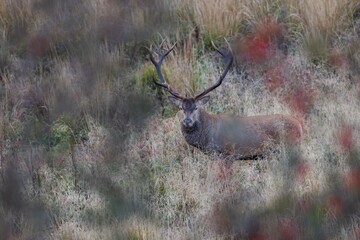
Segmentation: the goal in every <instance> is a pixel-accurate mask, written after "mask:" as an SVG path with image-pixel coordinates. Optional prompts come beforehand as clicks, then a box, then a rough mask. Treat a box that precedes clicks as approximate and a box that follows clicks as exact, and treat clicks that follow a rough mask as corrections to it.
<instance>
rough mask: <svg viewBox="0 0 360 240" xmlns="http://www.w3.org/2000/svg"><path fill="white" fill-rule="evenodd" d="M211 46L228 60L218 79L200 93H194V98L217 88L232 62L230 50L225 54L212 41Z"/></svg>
mask: <svg viewBox="0 0 360 240" xmlns="http://www.w3.org/2000/svg"><path fill="white" fill-rule="evenodd" d="M213 47H214V48H215V50H216V51H217V52H218V53H220V55H221V56H222V57H223V58H228V59H229V60H228V62H227V64H226V68H225V70H224V72H223V73H222V74H221V76H220V78H219V80H217V82H216V83H215V84H214V85H213V86H211V87H209V88H207V89H205V90H204V91H203V92H202V93H200V94H198V95H196V96H195V99H199V98H201V97H203V96H205V95H206V94H208V93H209V92H211V91H212V90H214V89H215V88H217V87H218V86H220V85H221V83H222V81H223V80H224V78H225V76H226V74H227V73H228V71H229V69H230V67H231V65H232V63H233V60H234V58H233V56H232V54H231V52H230V53H229V54H228V55H226V54H225V53H223V52H222V51H221V50H220V49H218V48H217V47H216V46H215V45H214V43H213Z"/></svg>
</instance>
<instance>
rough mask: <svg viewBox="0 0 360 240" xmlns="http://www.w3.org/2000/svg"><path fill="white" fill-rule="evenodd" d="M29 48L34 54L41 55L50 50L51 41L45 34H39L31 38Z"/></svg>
mask: <svg viewBox="0 0 360 240" xmlns="http://www.w3.org/2000/svg"><path fill="white" fill-rule="evenodd" d="M27 48H28V51H29V52H30V53H31V54H32V55H34V56H36V57H41V56H43V55H45V54H46V52H47V51H48V50H49V48H50V43H49V40H48V38H47V37H46V36H45V35H42V34H37V35H35V36H33V37H31V38H30V40H29V42H28V46H27Z"/></svg>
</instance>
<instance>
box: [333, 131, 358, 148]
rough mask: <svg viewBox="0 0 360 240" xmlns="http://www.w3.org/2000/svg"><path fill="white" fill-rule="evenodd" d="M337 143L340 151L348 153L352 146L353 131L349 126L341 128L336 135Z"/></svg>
mask: <svg viewBox="0 0 360 240" xmlns="http://www.w3.org/2000/svg"><path fill="white" fill-rule="evenodd" d="M336 140H337V143H338V144H339V146H340V148H341V150H343V151H349V150H351V149H352V147H353V145H354V138H353V130H352V128H351V127H350V126H343V127H342V128H341V129H340V130H339V131H338V133H337V136H336Z"/></svg>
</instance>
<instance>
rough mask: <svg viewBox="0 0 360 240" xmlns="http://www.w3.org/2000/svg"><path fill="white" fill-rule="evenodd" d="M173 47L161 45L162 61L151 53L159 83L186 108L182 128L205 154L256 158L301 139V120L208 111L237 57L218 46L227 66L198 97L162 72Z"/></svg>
mask: <svg viewBox="0 0 360 240" xmlns="http://www.w3.org/2000/svg"><path fill="white" fill-rule="evenodd" d="M174 47H175V45H174V46H172V47H171V48H170V49H169V50H167V51H166V52H165V53H163V52H162V51H161V48H162V46H161V45H160V47H159V49H158V50H157V54H158V57H159V58H158V61H156V60H155V59H154V56H153V54H152V53H150V60H151V62H152V63H153V64H154V65H155V68H156V71H157V74H158V76H159V80H160V82H157V81H156V80H155V79H154V82H155V84H156V85H158V86H160V87H162V88H164V89H166V90H167V91H168V92H169V93H170V94H171V95H172V96H169V97H168V99H169V100H170V102H171V103H172V104H174V105H176V106H178V107H179V108H180V109H181V110H182V111H181V112H182V120H181V131H182V134H183V135H184V137H185V140H186V141H187V143H188V144H190V145H192V146H194V147H196V148H199V149H200V150H202V151H203V152H205V153H211V152H216V153H220V154H223V155H225V156H230V157H231V158H232V159H239V160H240V159H254V158H257V157H259V156H262V155H263V154H264V153H265V151H266V150H268V149H269V147H270V146H274V145H276V144H279V143H280V142H281V141H284V142H286V143H287V142H293V143H296V142H299V141H300V138H301V136H302V125H301V123H300V121H299V120H298V119H296V118H295V117H292V116H285V115H280V114H276V115H265V116H250V117H242V116H231V115H223V114H210V113H207V112H206V111H205V110H204V109H203V108H202V107H203V105H204V104H206V103H207V102H208V101H209V96H206V95H207V94H208V93H210V92H211V91H213V90H214V89H215V88H217V87H219V86H220V84H221V83H222V81H223V80H224V78H225V76H226V74H227V73H228V71H229V69H230V67H231V65H232V62H233V57H232V55H231V54H225V53H223V52H222V51H220V50H219V49H217V48H215V49H216V50H217V52H218V53H219V54H220V55H221V56H222V57H223V58H224V59H227V63H226V67H225V70H224V72H223V73H222V75H221V76H220V78H219V80H217V82H216V83H215V84H214V85H213V86H211V87H209V88H207V89H205V90H204V91H203V92H201V93H200V94H198V95H196V96H195V97H191V98H188V97H184V96H182V95H180V94H179V93H178V92H177V91H176V90H175V89H173V88H171V87H170V86H169V85H168V84H167V82H166V81H165V79H164V76H163V74H162V72H161V64H162V62H163V60H164V58H165V57H166V56H167V55H168V54H169V53H170V52H171V51H172V50H173V49H174Z"/></svg>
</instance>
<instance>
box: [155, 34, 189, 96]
mask: <svg viewBox="0 0 360 240" xmlns="http://www.w3.org/2000/svg"><path fill="white" fill-rule="evenodd" d="M164 42H165V40H164V41H162V43H161V44H160V46H159V48H158V49H157V54H158V56H159V60H158V61H157V62H156V61H155V59H154V56H153V54H152V52H150V60H151V62H152V63H153V64H154V66H155V68H156V72H157V74H158V76H159V79H160V81H161V82H157V81H156V80H155V78H153V81H154V83H155V84H156V85H158V86H160V87H163V88H165V89H166V90H167V91H168V92H169V93H170V94H171V95H173V96H174V97H176V98H179V99H183V97H182V96H181V95H180V94H179V93H178V92H177V91H176V90H175V89H172V88H171V87H170V86H169V84H167V83H166V81H165V78H164V76H163V74H162V72H161V64H162V62H163V60H164V58H165V57H166V56H167V55H169V53H170V52H171V51H172V50H173V49H174V47H175V45H176V43H175V44H174V45H173V46H172V47H171V48H170V49H168V50H167V51H166V52H165V53H162V51H161V48H162V45H163V44H164Z"/></svg>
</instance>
